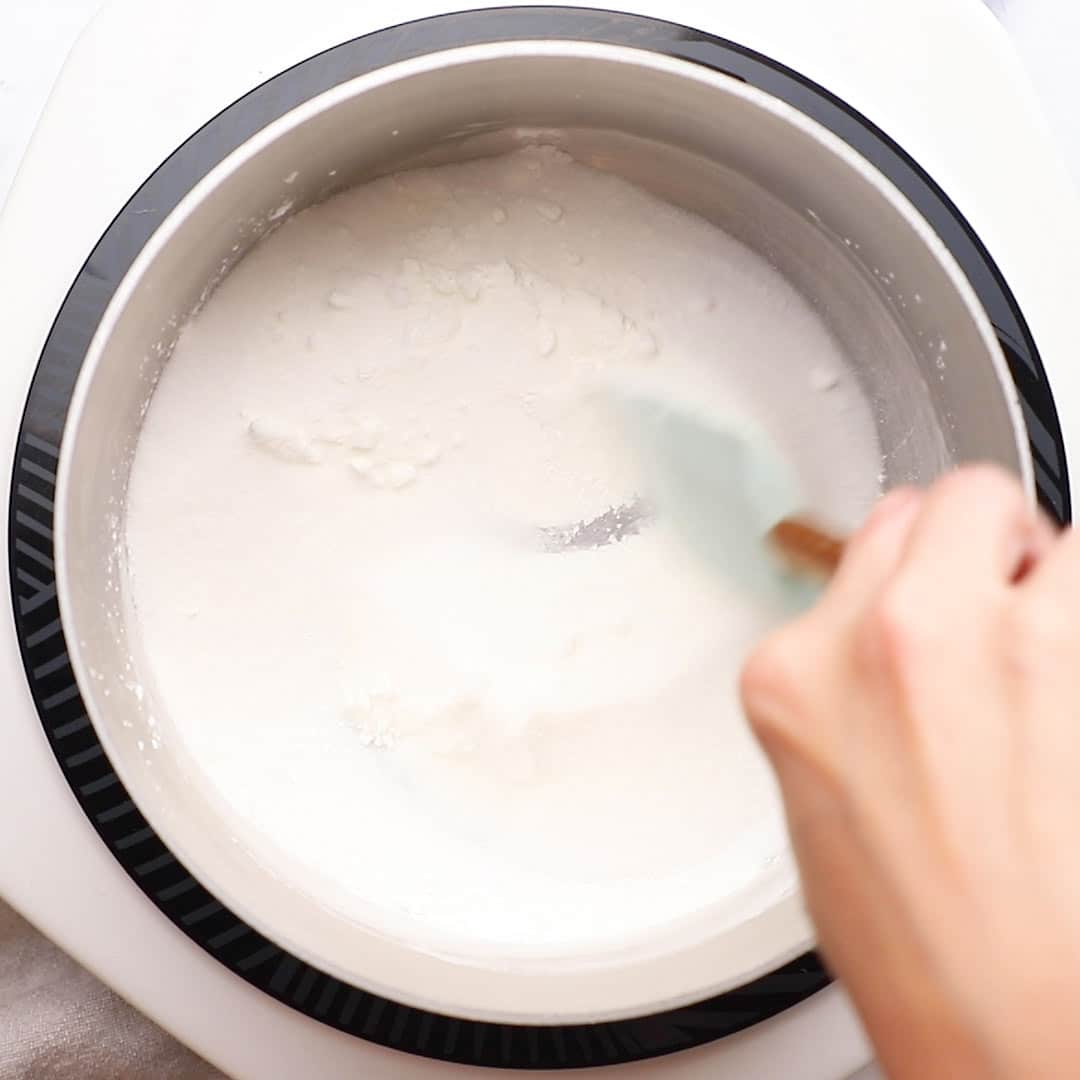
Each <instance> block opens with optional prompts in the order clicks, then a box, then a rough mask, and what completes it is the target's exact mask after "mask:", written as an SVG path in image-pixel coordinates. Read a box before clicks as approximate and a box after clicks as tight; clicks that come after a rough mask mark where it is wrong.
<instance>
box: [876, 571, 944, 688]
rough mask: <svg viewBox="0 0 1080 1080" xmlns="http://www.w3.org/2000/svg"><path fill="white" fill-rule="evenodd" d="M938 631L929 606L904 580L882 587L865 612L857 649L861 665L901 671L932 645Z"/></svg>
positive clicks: (917, 659)
mask: <svg viewBox="0 0 1080 1080" xmlns="http://www.w3.org/2000/svg"><path fill="white" fill-rule="evenodd" d="M938 636H939V635H938V631H937V628H936V626H935V620H934V619H933V617H932V616H931V615H930V610H929V606H928V605H926V604H924V603H922V602H921V598H920V597H919V595H918V593H917V592H916V590H915V589H913V588H912V587H911V586H910V585H908V584H906V583H905V582H903V581H899V582H895V583H893V584H892V585H891V586H889V587H888V588H886V589H884V590H883V591H882V593H881V595H880V596H879V597H878V599H877V600H876V601H875V602H874V603H873V604H872V605H871V606H870V608H869V609H868V611H867V614H866V618H865V622H864V625H863V627H862V633H860V634H859V635H858V652H859V659H860V660H861V661H862V666H864V667H866V666H869V667H870V668H872V669H880V668H882V667H884V668H886V669H888V670H889V671H891V672H894V673H895V672H902V671H905V670H907V669H908V668H909V667H910V666H911V665H912V664H915V663H917V662H918V661H919V659H920V658H921V657H923V656H925V655H926V654H927V653H928V652H929V651H930V650H932V649H933V648H934V647H935V643H936V639H937V638H938Z"/></svg>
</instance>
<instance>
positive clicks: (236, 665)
mask: <svg viewBox="0 0 1080 1080" xmlns="http://www.w3.org/2000/svg"><path fill="white" fill-rule="evenodd" d="M638 368H647V369H649V370H652V371H669V372H670V373H671V375H672V377H673V378H676V377H678V378H689V379H693V380H695V382H696V384H697V385H699V386H700V387H701V388H702V392H703V393H706V394H712V395H715V396H716V399H717V400H718V401H722V402H723V403H724V404H725V405H726V406H727V407H730V406H731V405H732V404H734V405H735V406H737V407H738V408H744V409H747V410H749V411H751V412H752V413H753V415H754V416H755V417H756V418H757V420H758V422H759V423H761V424H762V425H764V426H765V427H766V428H767V429H768V430H770V431H771V432H772V433H773V434H774V436H775V437H776V438H777V440H778V442H779V443H780V445H781V446H782V447H783V448H785V449H786V450H787V451H788V452H790V454H791V455H792V457H793V460H794V461H795V462H796V463H797V467H798V470H799V474H800V477H801V480H802V482H803V485H804V487H805V490H806V495H807V501H808V505H811V506H813V507H815V508H816V509H818V510H820V511H822V512H824V513H825V514H827V515H828V516H829V517H830V518H831V519H832V520H834V521H835V522H836V523H837V524H838V525H842V526H843V525H852V524H854V523H855V522H856V521H857V520H858V519H859V518H860V517H861V516H862V514H863V513H864V512H865V510H866V509H867V507H868V506H869V505H870V503H871V502H872V501H873V499H874V498H875V497H876V495H877V487H878V480H877V475H878V468H879V460H880V455H879V452H878V445H877V438H876V433H875V428H874V423H873V418H872V415H871V411H870V408H869V407H868V405H867V403H866V402H865V400H864V399H863V398H862V396H861V395H860V393H859V390H858V387H857V386H856V384H855V381H854V379H853V378H852V376H851V374H850V372H849V371H848V369H847V367H846V365H845V360H844V357H843V356H842V355H841V354H840V353H839V351H838V349H837V346H836V345H835V343H834V341H833V340H832V339H831V337H830V336H829V334H828V332H827V331H826V329H825V327H824V326H823V324H822V323H821V321H820V320H819V319H818V317H817V316H816V315H815V313H814V312H813V310H812V309H811V307H810V306H809V305H808V304H807V303H806V302H805V301H804V300H803V299H802V298H801V297H800V296H799V295H798V294H797V293H796V292H795V291H793V289H792V288H791V287H790V286H788V285H787V284H786V283H785V282H784V280H783V279H782V278H781V277H780V276H779V275H778V274H777V273H776V272H775V271H774V270H773V269H771V268H770V267H769V266H768V265H767V264H766V263H765V262H764V261H763V260H762V259H760V258H759V257H758V256H756V255H754V254H753V253H751V252H749V251H748V250H747V249H745V248H744V247H742V246H741V245H740V244H738V243H737V242H736V241H734V240H733V239H732V238H730V237H729V236H727V235H726V234H725V233H723V232H721V231H720V230H718V229H717V228H715V227H713V226H711V225H709V224H707V223H706V222H704V221H703V220H702V219H700V218H698V217H695V216H694V215H692V214H689V213H687V212H685V211H683V210H680V209H676V208H674V207H672V206H670V205H667V204H666V203H664V202H662V201H660V200H658V199H657V198H655V197H654V196H652V195H650V194H648V193H646V192H644V191H642V190H640V189H637V188H635V187H634V186H632V185H630V184H628V183H626V182H625V181H623V180H621V179H619V178H618V177H615V176H612V175H608V174H605V173H603V172H599V171H596V170H594V169H591V168H588V167H585V166H583V165H581V164H578V163H576V162H574V161H572V160H571V159H570V158H569V157H567V156H566V155H565V154H563V153H561V152H559V151H556V150H553V149H551V148H544V147H531V148H526V149H523V150H521V151H519V152H515V153H513V154H510V155H508V156H505V157H501V158H495V159H487V160H482V161H475V162H470V163H465V164H460V165H453V166H446V167H442V168H439V169H432V170H422V171H414V172H409V173H404V174H401V175H398V176H393V177H387V178H384V179H380V180H377V181H375V182H373V183H370V184H367V185H364V186H362V187H359V188H356V189H354V190H352V191H349V192H347V193H345V194H343V195H340V196H337V197H335V198H333V199H332V200H330V201H329V202H327V203H325V204H323V205H321V206H318V207H315V208H312V209H310V210H307V211H305V212H303V213H300V214H298V215H296V216H295V217H293V218H291V219H290V220H288V221H286V222H285V223H284V224H283V225H282V226H281V227H280V228H279V229H278V230H277V231H276V232H274V233H273V234H272V235H271V236H269V237H268V238H266V239H265V240H264V241H263V242H262V243H260V244H259V245H258V246H257V247H256V248H255V249H254V250H253V251H252V252H251V253H250V254H249V255H248V256H247V258H246V259H245V260H244V261H243V262H242V263H241V264H240V265H239V266H238V267H237V268H236V270H234V271H233V272H232V273H231V274H230V275H229V277H228V278H227V279H226V280H225V281H224V282H223V283H222V284H221V286H220V287H219V288H218V289H217V291H216V293H215V294H214V295H213V296H212V297H211V299H210V300H209V302H208V303H207V304H206V306H205V308H204V309H203V310H202V311H201V312H200V313H199V314H198V316H197V317H196V318H194V319H193V320H192V321H191V323H190V324H189V325H188V326H187V327H186V329H185V330H184V332H183V334H182V336H181V339H180V341H179V344H178V345H177V348H176V350H175V354H174V355H173V357H172V358H171V360H170V362H169V363H168V365H167V367H166V369H165V371H164V374H163V376H162V378H161V380H160V383H159V385H158V387H157V389H156V392H155V394H154V397H153V399H152V402H151V405H150V408H149V410H148V414H147V417H146V423H145V429H144V431H143V433H142V435H141V438H140V441H139V444H138V448H137V452H136V457H135V462H134V466H133V471H132V475H131V480H130V489H129V497H128V514H127V545H128V553H129V565H130V568H131V582H130V586H131V595H132V598H133V601H134V605H135V609H136V613H137V618H138V625H139V628H140V631H141V652H142V653H143V654H144V656H145V657H146V661H145V663H146V664H147V666H148V668H149V670H148V671H147V673H146V677H147V682H148V684H150V685H152V686H153V687H154V688H155V693H156V695H157V697H158V699H159V701H160V702H161V703H163V708H164V713H165V717H164V720H165V726H164V729H163V731H162V738H163V740H164V745H165V748H166V750H167V749H168V746H169V745H170V741H171V744H172V745H175V746H179V747H181V748H182V750H183V752H184V754H185V756H186V757H187V759H188V761H189V762H190V767H191V768H192V770H193V777H192V782H193V783H194V784H197V785H201V786H202V789H203V790H205V791H207V792H208V793H210V795H211V796H212V797H213V798H214V799H215V800H216V801H217V802H218V803H219V805H222V806H224V807H226V808H227V814H228V822H227V827H228V828H230V829H231V830H232V831H233V832H234V834H235V836H236V838H237V840H238V841H239V842H240V843H241V844H249V845H250V846H251V847H252V849H257V850H258V851H259V852H260V853H261V855H260V857H262V858H271V859H274V860H280V866H281V867H282V868H283V869H282V871H281V872H282V873H287V874H288V875H289V876H291V878H293V879H295V880H296V883H297V884H298V885H299V886H300V887H301V888H303V889H305V890H306V891H308V892H309V893H310V894H311V895H312V896H313V897H314V898H315V899H316V900H318V901H319V902H321V903H324V904H328V905H331V906H333V907H335V908H336V909H337V910H339V911H342V912H344V913H346V914H347V915H350V916H352V917H354V918H355V919H357V920H359V921H361V922H364V923H365V924H367V925H370V926H373V927H375V928H376V929H379V930H382V931H384V932H386V933H393V934H400V935H406V936H409V937H411V938H414V939H417V938H423V939H425V940H431V941H433V942H438V943H440V947H445V948H448V949H458V950H463V951H466V952H477V951H485V950H498V951H501V952H505V951H507V950H511V949H516V948H524V949H539V950H541V951H542V952H545V953H551V954H555V953H560V952H564V951H573V950H577V951H578V952H588V951H589V950H595V949H601V948H605V947H609V946H610V947H615V946H622V945H624V944H627V943H632V942H640V941H647V940H649V938H650V935H653V934H656V933H659V932H661V931H662V930H663V929H664V928H665V927H668V926H670V925H672V924H674V923H677V922H679V921H681V920H686V919H688V918H690V917H692V916H695V914H700V913H702V912H714V913H715V916H714V917H715V920H716V924H715V925H714V927H713V928H714V929H717V928H720V924H721V923H722V922H723V920H724V919H728V920H734V919H740V918H744V917H745V916H746V914H747V912H748V911H751V910H753V909H754V908H755V906H756V907H757V908H760V907H761V906H763V905H765V904H767V903H769V902H771V901H772V900H773V899H775V898H776V896H775V891H776V889H778V888H790V887H792V882H793V875H792V874H791V873H790V872H787V871H788V870H789V869H790V863H789V855H788V853H787V847H786V840H785V835H784V829H783V823H782V816H781V813H780V810H779V805H778V801H777V796H776V793H775V790H774V786H773V783H772V780H771V778H770V776H769V773H768V770H767V768H766V766H765V764H764V762H763V760H762V758H761V756H760V754H759V753H758V751H757V750H756V748H755V746H754V745H753V742H752V738H751V736H750V734H749V733H748V731H747V728H746V726H745V723H744V720H743V718H742V716H741V714H740V710H739V708H738V705H737V700H736V689H735V684H736V677H737V672H738V668H739V665H740V663H741V661H742V659H743V657H744V655H745V653H746V651H747V649H748V648H749V647H750V646H751V644H752V643H753V642H754V641H755V640H756V639H757V638H758V637H759V636H760V634H761V633H762V632H763V631H765V630H766V629H767V628H768V627H769V626H770V625H771V624H772V622H773V621H774V616H773V614H772V613H771V612H769V611H764V610H761V608H760V607H757V606H755V605H754V604H753V603H752V602H751V601H750V600H748V599H747V598H746V597H744V596H743V595H741V594H740V593H739V590H738V587H737V583H725V582H717V581H714V580H711V579H709V578H708V577H706V576H705V574H704V572H703V571H702V570H701V569H700V568H699V567H698V566H697V565H696V564H695V563H693V562H692V561H691V560H690V558H689V557H688V556H686V555H685V554H684V553H683V551H682V550H681V548H680V547H679V545H678V543H677V542H676V541H675V540H674V538H673V537H672V536H670V535H668V533H667V531H666V529H665V527H664V525H663V523H662V522H661V523H658V524H654V525H652V526H650V527H648V528H646V529H644V530H643V531H642V532H641V533H640V534H639V535H637V536H634V537H630V538H627V539H624V540H622V541H621V542H618V543H614V544H610V545H608V546H606V547H602V548H598V549H596V550H592V551H579V552H569V553H564V554H551V553H548V552H545V551H543V550H542V548H541V547H540V545H539V544H538V543H537V542H536V532H537V527H539V526H545V525H563V524H569V523H572V522H574V521H576V520H580V519H585V518H590V517H593V516H596V515H598V514H600V513H602V512H603V511H605V510H607V509H608V508H610V507H612V506H614V505H618V504H621V503H623V502H626V501H627V500H628V499H630V498H631V497H633V496H634V495H635V494H636V491H637V488H636V484H637V477H636V475H635V473H634V470H633V468H632V467H631V464H630V461H631V455H630V454H628V452H627V449H626V447H625V446H624V445H622V444H621V443H620V441H619V439H618V438H617V437H616V435H615V433H614V432H613V431H612V430H611V429H610V427H609V425H608V424H607V422H606V421H605V417H604V415H603V413H602V411H601V408H600V406H599V404H598V403H597V401H596V399H595V396H594V395H592V394H591V393H590V390H591V388H592V386H593V385H594V383H595V380H596V378H597V376H599V375H601V374H605V373H610V372H613V371H615V372H617V371H622V370H626V371H632V370H635V369H638ZM267 852H269V853H270V854H269V855H268V854H267ZM778 866H780V867H781V868H782V869H784V870H785V872H784V873H781V874H779V875H777V873H776V870H777V867H778ZM777 881H780V882H781V884H780V885H777V884H776V882H777ZM766 882H770V883H771V884H765V883H766ZM770 890H772V891H770ZM740 898H741V899H740Z"/></svg>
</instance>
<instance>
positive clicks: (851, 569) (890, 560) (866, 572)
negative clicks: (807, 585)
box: [819, 488, 926, 619]
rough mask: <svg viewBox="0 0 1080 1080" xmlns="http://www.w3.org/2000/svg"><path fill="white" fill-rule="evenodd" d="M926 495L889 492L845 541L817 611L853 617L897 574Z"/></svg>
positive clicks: (901, 490) (908, 490)
mask: <svg viewBox="0 0 1080 1080" xmlns="http://www.w3.org/2000/svg"><path fill="white" fill-rule="evenodd" d="M925 498H926V497H925V495H924V494H923V493H922V492H920V491H918V490H917V489H915V488H897V489H896V490H895V491H891V492H889V494H888V495H886V496H885V497H884V498H883V499H882V500H881V501H880V502H879V503H878V504H877V506H876V507H875V508H874V509H873V511H872V512H871V513H870V516H869V517H868V518H867V519H866V523H865V524H864V525H863V527H862V528H861V529H860V530H859V531H858V532H857V533H856V534H855V535H854V536H853V537H852V538H851V539H850V540H849V541H848V543H847V546H846V547H845V549H844V558H843V560H842V561H841V563H840V566H839V568H838V569H837V571H836V574H835V576H834V577H833V580H832V582H831V583H830V585H829V588H828V590H827V592H826V594H825V596H824V598H823V600H822V602H821V605H820V612H819V613H820V614H824V615H835V616H837V617H839V618H848V619H850V618H852V617H855V616H856V615H857V614H858V612H860V611H861V610H863V608H865V607H866V605H867V604H868V603H869V602H870V601H871V600H872V599H873V598H874V597H875V596H876V595H878V593H880V591H881V590H882V589H883V588H884V586H885V584H886V583H887V582H888V581H889V580H890V579H891V578H892V576H893V575H894V574H895V573H896V569H897V567H898V566H899V564H900V561H901V559H902V557H903V555H904V552H905V550H906V548H907V543H908V538H909V536H910V534H911V530H912V527H913V526H914V524H915V521H916V519H917V517H918V515H919V512H920V510H921V509H922V506H923V503H924V501H925Z"/></svg>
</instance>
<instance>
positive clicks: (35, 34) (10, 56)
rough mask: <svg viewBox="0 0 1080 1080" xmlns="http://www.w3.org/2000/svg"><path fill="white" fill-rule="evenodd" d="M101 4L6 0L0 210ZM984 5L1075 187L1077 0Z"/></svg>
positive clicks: (1078, 156) (1079, 136) (1078, 149)
mask: <svg viewBox="0 0 1080 1080" xmlns="http://www.w3.org/2000/svg"><path fill="white" fill-rule="evenodd" d="M105 2H106V0H4V2H3V5H2V7H3V12H2V14H0V205H2V204H3V202H4V200H5V199H6V197H7V192H8V189H9V187H10V186H11V182H12V180H13V179H14V176H15V171H16V169H17V167H18V162H19V159H20V158H21V157H22V155H23V151H24V150H25V149H26V145H27V143H28V142H29V140H30V137H31V135H32V133H33V129H34V125H35V124H36V123H37V118H38V115H39V114H40V112H41V109H42V108H43V106H44V104H45V101H46V99H47V98H48V95H49V90H50V89H51V87H52V84H53V80H54V79H55V78H56V74H57V72H58V71H59V70H60V66H61V65H62V64H63V62H64V58H65V57H66V56H67V53H68V50H69V49H70V48H71V45H72V43H73V42H74V40H75V38H76V37H77V36H78V34H79V32H80V31H81V30H82V29H83V27H84V26H86V24H87V23H88V22H89V21H90V20H91V19H92V18H93V16H94V15H95V14H96V12H97V11H98V10H99V9H100V8H101V7H102V6H103V5H104V3H105ZM147 2H148V3H154V2H155V0H147ZM873 2H875V3H881V2H883V0H873ZM987 3H988V4H989V6H990V7H991V8H993V9H994V10H995V11H996V12H997V13H998V15H999V16H1000V17H1001V19H1002V21H1003V22H1004V24H1005V26H1006V27H1007V28H1008V30H1009V32H1010V34H1011V35H1012V38H1013V40H1014V41H1015V43H1016V46H1017V49H1018V50H1019V51H1020V54H1021V56H1022V57H1023V59H1024V60H1025V61H1026V62H1027V67H1028V70H1029V72H1030V73H1031V76H1032V79H1033V81H1034V82H1035V85H1036V87H1037V89H1038V90H1039V93H1040V95H1041V97H1042V100H1043V106H1044V108H1045V109H1046V114H1047V117H1048V120H1049V122H1050V124H1051V126H1052V128H1053V129H1054V131H1055V134H1056V136H1057V138H1058V141H1059V143H1060V145H1061V147H1062V152H1063V153H1064V154H1065V156H1066V158H1067V160H1068V161H1069V164H1070V166H1071V168H1072V171H1073V175H1074V176H1075V177H1076V178H1077V181H1078V183H1080V114H1078V113H1077V111H1076V109H1075V100H1076V93H1077V90H1076V80H1075V77H1074V76H1073V75H1072V68H1073V66H1074V64H1075V55H1076V49H1077V47H1078V45H1080V4H1078V3H1076V0H987ZM462 6H463V7H467V6H468V5H467V4H463V5H462ZM897 6H898V7H900V6H901V5H899V4H898V5H897ZM900 17H902V16H900Z"/></svg>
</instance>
